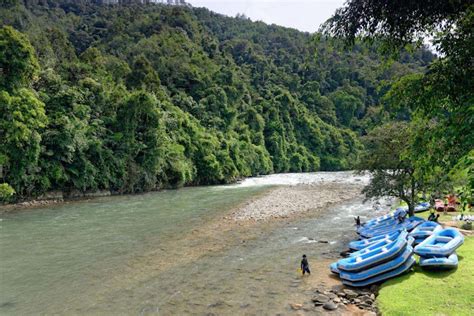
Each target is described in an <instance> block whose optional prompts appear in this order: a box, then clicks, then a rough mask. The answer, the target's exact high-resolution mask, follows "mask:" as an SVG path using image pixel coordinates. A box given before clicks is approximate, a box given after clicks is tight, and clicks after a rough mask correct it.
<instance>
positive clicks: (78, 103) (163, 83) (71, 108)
mask: <svg viewBox="0 0 474 316" xmlns="http://www.w3.org/2000/svg"><path fill="white" fill-rule="evenodd" d="M0 21H1V25H2V27H1V28H0V75H1V77H0V199H2V200H3V201H17V200H22V199H27V198H33V197H38V196H40V195H42V194H44V193H46V192H49V191H63V192H65V194H66V196H67V194H74V192H94V191H98V190H109V191H111V192H113V193H116V194H122V193H136V192H144V191H150V190H159V189H162V188H177V187H181V186H189V185H204V184H221V183H230V182H234V181H236V180H238V179H240V178H242V177H248V176H256V175H263V174H269V173H279V172H303V171H316V170H328V171H329V170H331V171H332V170H347V169H352V168H354V167H355V166H356V165H357V164H358V163H359V162H360V160H361V157H364V152H365V149H364V145H363V142H362V141H361V138H363V137H365V135H367V134H368V133H370V132H371V131H372V130H373V129H374V128H377V127H379V126H381V125H382V124H384V123H386V122H388V121H391V120H398V121H406V120H410V119H411V114H412V113H411V109H412V107H410V106H405V107H404V106H400V102H398V101H397V102H394V101H393V100H394V99H397V100H399V99H400V97H401V96H403V93H402V92H400V87H402V84H401V83H400V81H398V80H399V78H401V77H404V78H418V77H420V76H423V74H424V73H426V72H427V69H428V65H430V64H431V63H432V62H434V61H436V56H435V55H434V54H433V53H432V52H431V51H430V50H428V49H426V48H423V47H419V48H413V49H408V48H407V49H403V50H402V51H401V52H400V53H399V56H397V58H395V59H394V58H388V57H386V56H384V55H383V54H381V50H383V48H384V46H383V45H382V43H380V42H378V41H376V40H375V41H372V42H370V43H368V42H363V41H358V40H356V41H355V42H354V44H353V45H352V46H350V47H348V46H346V45H344V43H343V41H342V40H339V39H336V37H332V36H328V35H325V34H323V33H316V34H309V33H304V32H299V31H297V30H294V29H290V28H284V27H280V26H276V25H267V24H265V23H263V22H252V21H250V20H249V19H248V18H246V17H245V16H237V17H235V18H231V17H226V16H223V15H219V14H216V13H213V12H211V11H209V10H207V9H203V8H191V7H186V6H168V5H163V4H153V3H150V4H134V3H129V4H120V5H100V4H96V3H95V2H94V1H87V0H82V1H69V0H59V1H48V0H24V1H20V0H8V1H3V2H2V4H0ZM407 80H408V79H405V82H406V81H407ZM397 89H398V90H397ZM397 91H398V93H397ZM404 102H406V103H407V104H409V103H410V100H404Z"/></svg>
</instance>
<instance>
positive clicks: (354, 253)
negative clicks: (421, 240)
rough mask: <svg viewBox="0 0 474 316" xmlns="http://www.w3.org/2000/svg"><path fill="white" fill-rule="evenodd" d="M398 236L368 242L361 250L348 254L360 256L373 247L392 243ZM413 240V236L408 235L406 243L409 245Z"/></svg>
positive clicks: (373, 248)
mask: <svg viewBox="0 0 474 316" xmlns="http://www.w3.org/2000/svg"><path fill="white" fill-rule="evenodd" d="M398 236H399V235H397V236H396V237H395V238H390V237H386V238H384V239H382V240H379V241H378V242H374V243H372V244H370V245H369V246H367V247H365V248H363V249H361V250H358V251H355V252H353V253H351V254H349V256H350V257H357V256H361V255H363V254H366V253H368V252H371V251H373V250H375V249H378V248H382V247H385V246H388V245H389V244H390V243H392V242H393V241H394V240H396V239H397V238H398ZM413 242H414V238H413V237H410V236H408V244H409V245H411V244H413Z"/></svg>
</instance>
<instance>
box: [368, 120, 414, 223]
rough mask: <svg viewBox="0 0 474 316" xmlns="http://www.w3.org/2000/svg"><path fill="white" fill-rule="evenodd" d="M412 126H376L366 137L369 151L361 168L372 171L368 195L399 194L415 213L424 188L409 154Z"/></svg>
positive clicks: (373, 196)
mask: <svg viewBox="0 0 474 316" xmlns="http://www.w3.org/2000/svg"><path fill="white" fill-rule="evenodd" d="M410 129H411V127H410V125H409V124H408V123H405V122H396V123H387V124H385V125H382V126H379V127H376V128H375V129H373V130H372V131H371V132H370V133H369V134H368V135H367V136H365V137H364V144H365V148H366V152H365V154H364V155H363V157H362V159H361V163H360V165H359V170H361V172H366V171H368V172H369V173H370V174H371V181H370V183H369V185H367V186H366V187H365V188H364V190H363V192H364V193H365V195H366V197H368V198H377V197H383V196H393V197H398V198H400V199H401V200H403V201H405V202H406V203H407V204H408V211H409V214H410V216H412V215H413V212H414V207H415V203H416V202H417V199H418V193H419V192H421V191H422V189H423V187H422V182H420V181H419V180H418V179H417V178H416V176H415V171H416V169H415V165H414V164H413V162H412V161H411V160H410V157H407V156H406V151H407V150H408V148H409V146H410V144H409V143H408V142H407V139H409V138H410V133H411V131H410Z"/></svg>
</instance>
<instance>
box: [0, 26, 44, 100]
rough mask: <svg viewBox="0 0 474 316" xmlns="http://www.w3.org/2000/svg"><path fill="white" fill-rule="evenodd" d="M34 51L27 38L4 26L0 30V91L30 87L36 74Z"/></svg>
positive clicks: (36, 64) (36, 63)
mask: <svg viewBox="0 0 474 316" xmlns="http://www.w3.org/2000/svg"><path fill="white" fill-rule="evenodd" d="M38 70H39V65H38V61H37V60H36V57H35V51H34V49H33V47H32V46H31V44H30V42H29V41H28V39H27V37H26V36H25V35H23V34H21V33H20V32H18V31H16V30H15V29H13V28H12V27H11V26H4V27H2V28H1V29H0V89H2V90H3V89H5V90H7V91H12V90H13V89H16V88H19V87H23V86H27V85H30V84H31V82H32V81H33V79H34V78H35V75H36V74H37V73H38Z"/></svg>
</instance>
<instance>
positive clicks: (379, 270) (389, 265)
mask: <svg viewBox="0 0 474 316" xmlns="http://www.w3.org/2000/svg"><path fill="white" fill-rule="evenodd" d="M412 254H413V247H412V246H406V247H405V250H403V252H402V253H401V254H400V255H398V256H397V257H395V258H394V259H392V260H390V261H387V262H385V263H382V264H380V265H378V266H375V267H372V268H370V269H367V270H363V271H360V272H348V271H342V270H341V271H340V274H339V277H340V278H341V279H344V280H348V281H352V282H355V281H363V280H367V279H370V278H373V277H375V276H377V275H379V274H383V273H387V272H389V271H391V270H394V269H396V268H398V267H399V266H401V265H402V264H404V263H405V262H406V261H407V260H408V259H409V258H410V257H411V255H412Z"/></svg>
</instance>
